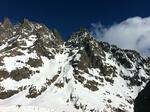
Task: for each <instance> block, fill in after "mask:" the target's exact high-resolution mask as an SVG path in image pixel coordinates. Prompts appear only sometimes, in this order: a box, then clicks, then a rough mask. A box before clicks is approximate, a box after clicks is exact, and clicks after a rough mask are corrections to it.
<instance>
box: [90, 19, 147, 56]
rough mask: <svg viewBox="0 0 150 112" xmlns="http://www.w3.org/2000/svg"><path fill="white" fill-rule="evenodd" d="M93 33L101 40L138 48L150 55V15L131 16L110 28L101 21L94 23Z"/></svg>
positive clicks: (120, 45)
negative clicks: (143, 16)
mask: <svg viewBox="0 0 150 112" xmlns="http://www.w3.org/2000/svg"><path fill="white" fill-rule="evenodd" d="M91 33H92V34H93V35H94V36H95V37H96V39H98V40H100V41H105V42H109V43H111V44H115V45H117V46H118V47H121V48H125V49H133V50H137V51H138V52H140V53H141V54H142V55H146V56H150V17H147V18H141V17H133V18H129V19H127V20H125V21H123V22H121V23H117V24H114V25H112V26H110V27H109V28H106V27H104V26H103V25H102V24H101V23H94V24H92V29H91Z"/></svg>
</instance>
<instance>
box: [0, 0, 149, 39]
mask: <svg viewBox="0 0 150 112" xmlns="http://www.w3.org/2000/svg"><path fill="white" fill-rule="evenodd" d="M149 15H150V2H149V1H148V0H147V1H144V0H3V1H1V3H0V19H1V20H2V18H3V17H5V16H7V17H9V18H10V19H11V20H12V21H13V22H17V21H20V20H22V19H23V18H28V19H29V20H31V21H36V22H41V23H44V24H46V25H47V26H48V27H49V28H57V29H58V30H59V31H60V32H61V34H62V35H63V37H64V39H67V37H68V35H69V34H70V33H72V32H73V31H76V30H77V29H78V28H79V27H80V26H85V27H87V28H89V29H90V27H91V23H96V22H101V23H102V24H103V25H105V26H110V25H112V24H114V23H116V22H121V21H123V20H125V19H127V18H130V17H134V16H140V17H147V16H149Z"/></svg>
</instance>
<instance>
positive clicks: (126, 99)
mask: <svg viewBox="0 0 150 112" xmlns="http://www.w3.org/2000/svg"><path fill="white" fill-rule="evenodd" d="M149 79H150V58H149V57H142V56H141V55H140V54H139V53H138V52H136V51H134V50H127V49H120V48H118V47H117V46H115V45H110V44H109V43H106V42H99V41H96V40H95V38H94V37H93V36H92V35H91V34H90V33H89V31H88V30H87V29H85V28H80V29H79V30H78V31H77V32H74V33H73V34H72V35H71V36H70V39H69V40H68V41H66V42H64V41H63V39H62V37H61V35H60V34H59V32H58V31H57V30H56V29H53V30H49V29H48V28H47V27H46V26H45V25H44V24H39V23H36V22H31V21H29V20H27V19H24V20H23V21H21V22H19V23H17V24H15V25H14V24H12V23H11V21H10V20H9V19H8V18H5V19H4V20H3V22H1V23H0V111H1V110H2V112H10V111H11V112H12V111H13V112H18V111H21V112H133V111H134V100H135V98H136V97H137V96H138V93H139V92H140V91H141V90H142V89H143V88H144V87H145V85H146V84H147V82H148V81H149ZM141 94H142V93H141ZM139 96H141V95H139ZM137 101H138V99H137ZM141 105H142V104H141ZM138 107H139V106H138ZM137 112H144V111H137Z"/></svg>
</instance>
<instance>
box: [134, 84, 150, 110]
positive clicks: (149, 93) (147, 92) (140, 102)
mask: <svg viewBox="0 0 150 112" xmlns="http://www.w3.org/2000/svg"><path fill="white" fill-rule="evenodd" d="M149 104H150V82H148V84H147V85H146V87H145V88H144V89H143V90H142V91H141V92H140V93H139V95H138V96H137V98H136V99H135V103H134V112H150V107H149Z"/></svg>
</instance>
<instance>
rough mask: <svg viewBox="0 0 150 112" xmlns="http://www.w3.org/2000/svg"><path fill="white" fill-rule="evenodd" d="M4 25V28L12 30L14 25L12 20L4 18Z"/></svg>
mask: <svg viewBox="0 0 150 112" xmlns="http://www.w3.org/2000/svg"><path fill="white" fill-rule="evenodd" d="M2 25H3V26H4V28H6V29H7V28H12V27H13V25H12V23H11V21H10V19H9V18H8V17H4V19H3V21H2Z"/></svg>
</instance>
